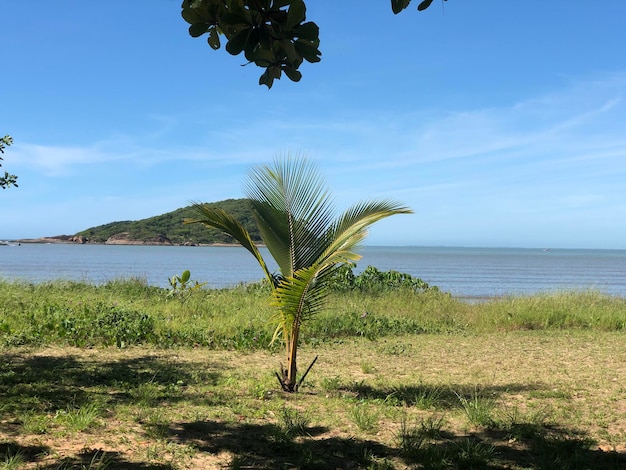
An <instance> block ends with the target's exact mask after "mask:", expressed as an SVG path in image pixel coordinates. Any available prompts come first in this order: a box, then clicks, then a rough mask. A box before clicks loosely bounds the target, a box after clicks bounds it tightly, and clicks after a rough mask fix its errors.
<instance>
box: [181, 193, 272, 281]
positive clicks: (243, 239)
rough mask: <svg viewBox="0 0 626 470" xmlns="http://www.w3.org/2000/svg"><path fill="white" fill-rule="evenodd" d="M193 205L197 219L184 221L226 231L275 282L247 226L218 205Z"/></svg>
mask: <svg viewBox="0 0 626 470" xmlns="http://www.w3.org/2000/svg"><path fill="white" fill-rule="evenodd" d="M192 207H193V209H194V211H195V212H196V213H197V214H198V218H197V219H185V220H184V221H183V223H185V224H196V223H200V224H203V225H206V226H208V227H213V228H216V229H218V230H221V231H222V232H224V233H227V234H228V235H230V236H231V237H233V238H234V239H235V240H237V242H239V244H241V246H243V247H244V248H245V249H247V250H248V251H249V252H250V253H252V255H253V256H254V257H255V258H256V260H257V261H258V263H259V264H260V265H261V268H262V269H263V272H264V274H265V276H266V277H267V279H268V280H269V281H270V283H271V284H272V285H274V284H275V276H274V275H273V274H272V273H271V272H270V270H269V269H268V267H267V264H266V263H265V260H264V259H263V256H261V252H260V251H259V249H258V248H257V246H256V245H255V244H254V242H253V241H252V237H251V236H250V234H249V233H248V231H247V230H246V229H245V227H244V226H243V225H242V224H241V223H240V222H239V221H238V220H237V219H236V218H235V217H233V216H232V215H231V214H229V213H228V212H226V211H224V210H223V209H220V208H216V207H209V206H207V205H206V204H200V203H193V204H192Z"/></svg>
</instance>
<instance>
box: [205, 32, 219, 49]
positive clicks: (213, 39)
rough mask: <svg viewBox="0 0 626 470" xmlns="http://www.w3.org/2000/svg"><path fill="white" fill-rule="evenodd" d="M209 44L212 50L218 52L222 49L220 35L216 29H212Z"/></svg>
mask: <svg viewBox="0 0 626 470" xmlns="http://www.w3.org/2000/svg"><path fill="white" fill-rule="evenodd" d="M208 42H209V46H211V49H213V50H218V49H219V48H220V35H219V34H218V32H217V28H216V27H213V28H211V30H210V32H209V39H208Z"/></svg>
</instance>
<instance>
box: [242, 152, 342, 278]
mask: <svg viewBox="0 0 626 470" xmlns="http://www.w3.org/2000/svg"><path fill="white" fill-rule="evenodd" d="M249 176H250V177H249V182H248V185H247V186H246V194H247V196H248V197H249V198H250V200H251V201H252V205H253V210H254V212H255V216H256V218H257V226H258V227H259V231H260V233H261V237H262V238H263V241H264V242H265V244H266V246H267V248H268V250H269V251H270V253H272V256H273V257H274V259H275V260H276V262H277V263H278V265H279V267H280V269H281V272H282V273H283V275H284V276H286V277H289V276H293V274H294V273H295V272H296V271H297V270H298V269H300V268H302V267H305V266H310V265H311V264H312V263H313V262H314V261H315V260H316V259H317V258H318V257H319V255H320V254H321V252H322V251H323V247H321V246H320V245H321V244H320V240H322V239H323V238H324V237H325V236H326V233H327V230H328V227H329V226H331V225H332V221H333V201H332V198H331V197H330V193H329V191H328V189H327V187H326V185H325V184H324V181H323V179H322V178H321V176H320V175H319V173H318V172H317V170H316V169H315V167H314V166H313V165H312V163H311V161H310V160H309V159H307V158H292V157H287V158H285V159H281V160H275V161H274V164H273V165H272V166H263V167H258V168H256V169H253V170H252V171H251V173H250V175H249ZM320 248H321V250H320Z"/></svg>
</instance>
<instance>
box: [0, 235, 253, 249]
mask: <svg viewBox="0 0 626 470" xmlns="http://www.w3.org/2000/svg"><path fill="white" fill-rule="evenodd" d="M10 244H40V245H47V244H63V245H146V246H219V247H238V246H241V245H240V244H239V243H195V242H185V243H174V242H172V241H171V240H169V239H168V238H165V237H159V238H158V239H156V240H133V239H127V238H115V239H109V240H107V241H106V242H92V241H90V240H88V239H85V238H84V237H77V236H71V235H57V236H53V237H40V238H21V239H16V240H8V241H0V246H3V245H10ZM255 245H256V246H259V247H261V246H265V245H263V244H262V243H256V244H255Z"/></svg>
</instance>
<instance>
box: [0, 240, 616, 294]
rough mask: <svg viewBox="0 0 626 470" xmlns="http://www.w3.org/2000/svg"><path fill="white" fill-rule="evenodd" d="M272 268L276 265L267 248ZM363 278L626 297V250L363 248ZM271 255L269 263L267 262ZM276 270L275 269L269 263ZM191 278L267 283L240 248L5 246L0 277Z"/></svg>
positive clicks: (459, 289)
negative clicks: (370, 271) (379, 273)
mask: <svg viewBox="0 0 626 470" xmlns="http://www.w3.org/2000/svg"><path fill="white" fill-rule="evenodd" d="M261 252H262V253H263V255H264V257H266V261H269V260H271V257H270V256H269V255H268V252H267V250H266V249H261ZM360 253H361V254H362V255H363V258H362V259H361V260H360V261H359V263H357V269H356V271H357V272H360V271H362V270H363V269H365V268H366V267H367V266H368V265H372V266H376V267H377V268H378V269H380V270H391V269H394V270H397V271H400V272H406V273H409V274H411V275H412V276H416V277H419V278H421V279H423V280H424V281H426V282H428V283H429V284H431V285H435V286H438V287H439V288H440V289H441V290H443V291H446V292H450V293H451V294H452V295H454V296H456V297H461V298H470V299H471V298H485V297H494V296H502V295H509V294H515V295H519V294H534V293H538V292H549V291H563V290H588V289H593V290H598V291H601V292H605V293H608V294H611V295H616V296H621V297H626V250H570V249H551V250H541V249H514V248H451V247H376V246H372V247H363V248H361V249H360ZM266 255H268V256H266ZM269 267H270V269H275V268H276V265H275V264H273V263H272V262H270V263H269ZM185 269H189V270H190V271H191V278H192V279H193V280H198V281H200V282H207V284H208V286H209V287H229V286H233V285H236V284H239V283H248V282H255V281H259V280H260V279H261V278H262V277H263V273H262V271H261V269H260V267H259V266H258V265H257V264H256V261H255V260H254V258H253V257H252V256H251V255H250V254H249V253H248V252H247V251H246V250H245V249H243V248H241V247H217V246H211V247H180V246H135V245H73V244H22V245H19V246H18V245H11V246H0V278H2V279H8V280H17V279H19V280H23V281H27V282H34V283H38V282H45V281H50V280H56V279H65V280H76V281H85V282H90V283H93V284H102V283H104V282H107V281H108V280H113V279H119V278H130V277H138V278H141V279H145V280H146V282H148V283H149V284H150V285H156V286H160V287H168V286H169V283H168V278H170V277H171V276H173V275H174V274H180V273H182V272H183V271H184V270H185Z"/></svg>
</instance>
